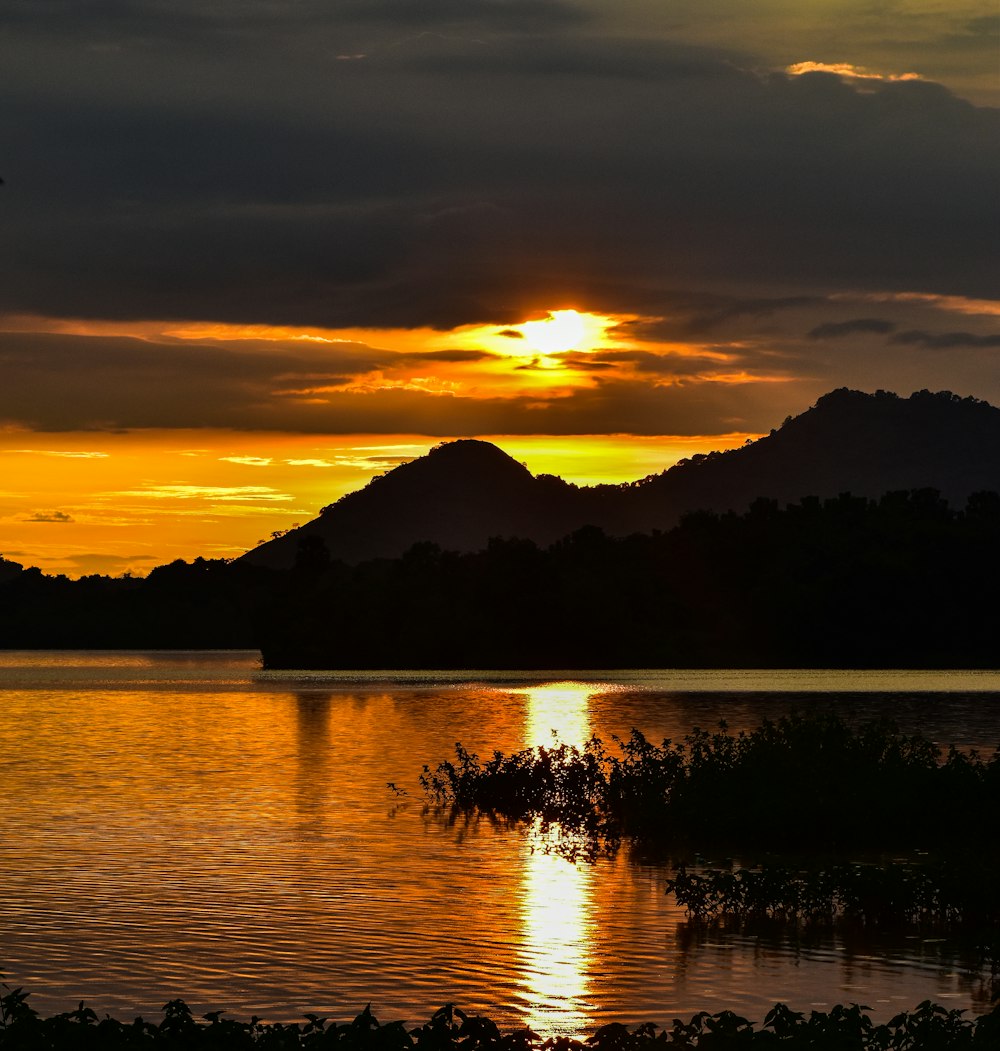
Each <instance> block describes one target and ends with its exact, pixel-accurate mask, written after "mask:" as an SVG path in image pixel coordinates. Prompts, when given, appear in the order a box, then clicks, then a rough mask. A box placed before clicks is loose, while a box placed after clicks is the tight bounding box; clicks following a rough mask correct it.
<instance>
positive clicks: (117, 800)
mask: <svg viewBox="0 0 1000 1051" xmlns="http://www.w3.org/2000/svg"><path fill="white" fill-rule="evenodd" d="M0 691H2V705H3V730H2V752H0V802H2V804H3V813H4V836H3V838H2V840H0V887H2V890H0V931H2V938H0V971H2V972H4V973H6V974H7V976H8V982H13V983H14V984H20V985H24V986H26V987H27V988H28V989H30V990H32V1002H33V1003H34V1004H35V1005H36V1007H38V1008H39V1009H41V1010H43V1011H46V1012H49V1011H54V1010H63V1009H66V1008H69V1007H74V1006H75V1005H76V1003H77V1001H79V999H80V998H84V999H86V1000H87V1002H88V1003H89V1004H91V1006H94V1007H95V1008H96V1009H98V1010H99V1011H104V1010H108V1011H111V1012H112V1013H114V1014H116V1015H119V1016H125V1017H131V1016H132V1015H134V1014H136V1013H142V1014H145V1015H147V1016H149V1015H153V1016H155V1015H156V1014H157V1013H158V1010H159V1008H160V1006H161V1005H162V1004H163V1003H164V1002H165V1001H166V1000H168V999H170V998H172V997H174V996H178V995H180V996H183V997H185V998H186V999H188V1001H189V1002H191V1003H192V1005H193V1006H194V1007H195V1008H196V1009H197V1010H199V1011H207V1010H215V1009H222V1010H226V1011H228V1012H232V1013H235V1014H238V1015H240V1016H243V1017H247V1016H249V1015H250V1014H258V1015H261V1016H263V1017H266V1018H269V1019H291V1018H297V1017H301V1016H302V1014H303V1013H304V1012H306V1011H315V1012H317V1013H320V1014H324V1015H329V1016H331V1017H334V1018H337V1019H340V1020H343V1019H345V1018H347V1017H350V1016H352V1015H353V1014H354V1013H355V1012H356V1011H358V1010H360V1009H361V1008H362V1007H363V1006H364V1005H365V1004H366V1003H368V1002H369V1001H371V1002H372V1007H373V1010H375V1012H376V1014H377V1015H378V1016H379V1017H380V1018H381V1019H383V1020H388V1019H391V1018H403V1019H406V1020H408V1021H411V1022H414V1023H416V1022H419V1021H423V1020H424V1019H426V1017H427V1016H428V1015H429V1014H430V1013H431V1012H432V1011H433V1010H434V1009H436V1008H437V1007H439V1006H441V1004H443V1003H444V1002H446V1001H454V1002H456V1003H458V1004H460V1005H461V1006H463V1007H465V1008H466V1009H467V1010H476V1011H484V1012H488V1013H490V1014H491V1015H492V1016H494V1017H496V1018H498V1019H499V1020H501V1021H503V1022H507V1023H510V1024H514V1023H523V1022H528V1023H529V1024H531V1025H533V1026H535V1027H536V1028H538V1029H539V1030H540V1031H542V1032H544V1033H552V1032H570V1033H578V1032H581V1031H583V1030H587V1029H589V1028H591V1027H592V1026H593V1025H596V1024H600V1023H603V1022H605V1021H611V1020H619V1021H625V1022H630V1023H632V1022H638V1021H644V1020H653V1021H657V1022H659V1023H661V1024H664V1023H669V1022H670V1020H671V1019H672V1018H673V1017H674V1016H676V1015H688V1014H691V1013H693V1012H694V1011H696V1010H702V1009H708V1010H719V1009H722V1008H724V1007H725V1008H735V1009H737V1010H740V1011H742V1012H743V1013H745V1014H747V1015H749V1016H750V1017H752V1018H756V1019H757V1020H760V1019H761V1018H762V1017H763V1014H764V1013H765V1012H766V1010H767V1009H768V1008H769V1007H770V1006H771V1005H772V1004H773V1003H774V1002H775V1001H777V1000H783V1001H786V1002H791V1003H792V1004H793V1005H795V1006H796V1007H797V1008H799V1009H803V1008H806V1009H807V1008H809V1007H810V1006H818V1007H824V1006H827V1007H828V1006H830V1005H832V1004H834V1003H837V1002H846V1001H852V1000H853V1001H863V1002H865V1003H868V1004H870V1005H871V1006H872V1007H873V1008H874V1009H875V1011H876V1013H877V1014H880V1015H882V1016H887V1015H888V1014H890V1013H894V1012H895V1011H896V1010H899V1009H901V1008H910V1007H913V1006H914V1005H915V1004H916V1003H917V1002H919V1001H920V1000H922V999H925V998H927V997H931V998H933V999H935V1000H938V1001H940V1002H945V1003H948V1004H949V1005H951V1006H960V1007H967V1006H976V1007H978V1008H982V1007H983V1006H984V1003H983V1001H982V999H981V989H980V986H979V981H978V979H977V978H976V976H975V975H973V974H971V973H970V972H969V971H968V970H967V969H966V968H965V967H964V965H963V961H962V960H961V959H959V958H958V957H957V956H955V955H953V954H952V953H951V951H950V949H949V947H948V946H947V945H942V944H941V943H940V942H938V941H936V940H934V939H920V938H919V937H910V938H896V939H895V940H894V939H892V938H889V937H869V938H865V939H859V938H858V937H857V936H853V937H852V938H849V939H845V938H843V937H841V936H840V935H837V934H835V933H827V934H823V935H821V936H815V937H814V936H809V937H805V938H803V937H797V936H795V935H794V933H793V932H791V933H790V932H786V933H785V934H783V935H775V936H770V935H769V936H764V937H762V936H751V935H750V934H746V933H743V934H741V933H738V932H733V931H732V930H727V929H725V928H724V927H720V928H708V929H705V928H699V927H696V926H693V925H691V924H689V923H687V921H686V919H685V917H684V915H683V913H682V912H681V911H680V910H678V909H677V908H676V907H675V906H674V905H673V904H672V903H671V901H670V900H669V899H668V898H667V897H666V895H665V894H664V890H663V885H664V881H665V879H666V877H667V872H666V870H665V869H663V868H661V867H657V866H650V865H642V864H638V863H636V862H634V861H632V860H630V859H629V858H628V857H626V856H624V855H622V856H620V857H618V858H616V859H615V860H613V861H602V862H599V863H598V864H596V865H594V866H586V865H582V864H581V865H576V866H574V865H572V864H570V863H569V862H566V861H564V860H563V859H561V858H559V857H555V856H552V855H549V854H545V853H543V852H541V851H540V850H538V849H536V846H537V845H536V844H535V843H534V842H533V840H532V839H531V837H530V836H527V835H525V834H524V833H523V831H521V830H508V829H501V828H495V827H492V826H491V825H490V824H489V823H488V822H485V821H481V822H474V823H470V824H468V825H464V824H463V825H462V826H461V827H456V826H449V825H448V824H447V823H445V822H442V821H441V820H439V819H437V818H436V817H435V816H434V815H432V814H428V813H427V812H426V811H425V807H424V805H423V800H422V797H421V795H420V791H419V788H418V786H417V783H416V779H417V775H418V774H419V772H420V770H421V768H422V766H423V764H424V763H429V764H431V765H434V764H436V763H437V762H438V761H439V760H441V759H443V758H447V757H449V755H450V753H451V749H452V746H453V743H454V742H455V741H461V742H462V743H463V744H464V745H466V746H467V747H469V748H470V749H472V750H474V751H480V752H487V753H488V752H491V751H492V750H493V749H494V748H498V749H502V750H510V749H514V748H519V747H522V746H524V745H526V744H533V743H538V742H545V741H549V740H551V734H552V731H553V730H555V731H557V732H558V733H559V735H560V737H561V739H563V740H566V741H569V742H572V743H575V742H580V741H583V740H585V739H586V738H588V737H589V736H590V735H591V734H594V733H596V734H598V735H599V736H601V737H603V738H605V739H610V737H611V735H612V734H618V735H626V734H627V733H628V732H629V730H630V729H631V728H632V727H633V726H634V727H638V728H640V729H642V730H643V731H644V732H645V733H647V735H648V736H650V737H651V738H654V739H659V738H662V737H671V738H674V739H676V738H678V737H681V736H683V734H684V733H685V732H687V731H688V730H690V729H691V727H692V726H695V725H700V726H703V727H713V726H715V725H716V724H717V723H718V721H719V720H720V719H725V720H726V721H727V723H728V724H729V726H730V727H731V728H732V729H740V728H751V727H753V726H755V725H757V724H758V723H759V721H760V719H761V718H763V717H765V716H766V717H776V716H778V715H780V714H782V713H784V712H787V711H790V710H792V709H795V708H797V709H815V708H817V707H822V708H832V709H835V710H837V711H839V712H841V713H843V714H844V715H845V716H847V717H848V718H851V719H859V718H864V717H869V716H873V715H880V714H890V715H892V716H893V717H894V718H896V720H897V721H898V722H899V723H900V724H901V725H902V727H903V728H904V729H906V730H918V729H919V730H921V731H922V732H924V733H926V734H928V735H929V736H931V737H933V738H934V739H935V740H937V741H939V742H940V743H941V744H943V745H947V744H949V743H952V742H954V743H956V744H958V745H959V746H961V747H964V748H979V749H981V750H983V751H987V752H992V749H993V747H994V746H995V745H996V744H997V743H1000V674H997V673H992V672H961V673H950V672H940V673H936V672H832V673H826V672H741V671H724V672H692V671H685V672H676V673H673V672H670V673H665V672H660V671H653V672H626V673H621V674H619V675H608V674H607V673H601V674H599V675H598V674H597V673H595V674H594V675H593V676H585V677H583V678H580V677H576V678H573V677H571V676H569V675H554V676H553V675H546V676H540V675H538V674H537V673H524V674H520V675H518V674H515V675H511V673H509V672H505V673H503V674H502V675H501V674H499V673H498V674H496V675H494V674H491V673H489V672H483V673H479V672H476V673H463V674H461V675H455V674H454V673H433V672H430V673H427V672H421V673H392V674H386V673H381V674H367V675H366V674H349V673H335V674H331V673H288V672H281V673H271V672H261V671H260V670H259V661H258V659H257V655H256V654H255V653H249V652H240V653H233V652H223V653H159V652H158V653H137V652H127V653H124V652H123V653H112V652H107V653H94V652H90V653H71V652H60V653H16V652H6V653H0ZM389 782H394V783H395V784H396V785H398V786H400V787H401V788H402V789H403V790H404V792H405V794H403V795H396V794H395V793H393V792H392V791H391V790H390V789H389V788H388V787H387V783H389ZM977 997H980V998H979V999H977Z"/></svg>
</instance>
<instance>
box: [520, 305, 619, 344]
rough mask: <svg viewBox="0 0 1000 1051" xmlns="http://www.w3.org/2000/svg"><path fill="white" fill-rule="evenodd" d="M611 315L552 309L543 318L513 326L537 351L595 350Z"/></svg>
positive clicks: (526, 342)
mask: <svg viewBox="0 0 1000 1051" xmlns="http://www.w3.org/2000/svg"><path fill="white" fill-rule="evenodd" d="M608 324H609V319H608V318H605V317H601V316H600V315H598V314H581V313H580V312H579V311H577V310H551V311H549V313H548V315H547V316H546V317H544V318H542V319H541V320H539V321H525V322H524V323H523V324H521V325H513V326H512V328H513V329H514V330H515V331H517V332H520V333H521V336H522V337H523V339H524V342H525V344H526V345H527V346H528V347H529V348H530V349H531V350H532V351H534V352H535V353H536V354H565V353H567V352H568V351H571V350H581V351H587V350H593V349H594V348H595V347H596V346H597V345H599V344H600V343H601V342H602V340H603V338H604V332H605V329H606V328H607V327H608Z"/></svg>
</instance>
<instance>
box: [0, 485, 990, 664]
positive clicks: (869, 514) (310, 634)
mask: <svg viewBox="0 0 1000 1051" xmlns="http://www.w3.org/2000/svg"><path fill="white" fill-rule="evenodd" d="M997 594H1000V496H998V495H997V494H996V493H977V494H974V495H973V496H972V497H971V498H970V499H969V501H968V503H967V506H966V507H965V508H964V509H962V510H957V509H953V508H950V507H949V506H948V504H947V503H946V502H945V501H944V500H943V499H942V498H941V496H940V494H939V493H937V492H936V491H934V490H913V491H906V492H894V493H888V494H886V495H885V496H883V497H882V498H881V499H880V500H870V499H865V498H863V497H852V496H850V495H846V494H845V495H843V496H841V497H838V498H835V499H829V500H825V501H820V500H818V499H815V498H807V499H803V500H801V501H799V502H798V503H794V504H791V505H788V506H787V507H784V508H782V507H780V506H779V505H778V503H777V502H776V501H772V500H757V501H756V502H755V503H754V504H753V505H752V507H751V508H750V510H749V511H747V512H746V513H745V514H735V513H727V514H716V513H709V512H698V513H694V514H689V515H687V516H686V517H685V518H683V519H682V521H681V522H680V524H679V525H677V526H676V527H675V528H673V529H671V530H669V531H668V532H653V533H642V534H635V535H632V536H628V537H612V536H608V535H606V534H605V533H603V532H601V531H600V530H599V529H596V528H592V527H587V528H584V529H581V530H578V531H577V532H575V533H572V534H571V535H569V536H567V537H566V538H564V539H563V540H560V541H558V542H557V543H554V544H552V545H550V546H548V547H539V546H538V545H536V544H535V543H533V542H532V541H530V540H519V539H495V540H492V541H490V542H489V544H488V545H487V547H486V548H485V549H484V550H482V551H478V552H474V553H466V554H458V553H455V552H448V551H444V550H442V549H441V548H439V547H437V546H436V545H434V544H430V543H421V544H417V545H415V546H414V547H412V548H411V549H410V550H409V551H408V552H407V553H406V554H404V555H403V556H402V557H400V558H393V559H376V560H372V561H367V562H362V563H359V564H355V565H348V564H346V563H344V562H339V561H336V560H333V559H331V557H330V553H329V552H328V551H327V549H326V547H325V546H324V542H323V541H322V539H321V538H319V537H316V536H306V537H303V538H302V539H301V543H300V545H299V548H298V556H297V561H296V564H295V566H294V568H292V569H284V570H278V569H268V568H266V567H262V566H258V565H253V564H251V563H249V562H247V561H235V562H225V561H222V560H216V561H206V560H204V559H197V560H196V561H195V562H194V563H191V564H188V563H184V562H175V563H172V564H171V565H168V566H161V567H159V568H157V569H155V570H153V571H152V572H151V573H150V574H149V576H148V577H146V578H145V579H128V578H124V579H111V578H107V577H86V578H83V579H81V580H79V581H71V580H67V579H66V578H64V577H47V576H44V575H43V574H41V573H40V572H38V571H37V570H22V569H21V567H19V566H17V565H16V564H15V563H11V562H3V561H0V646H4V647H8V648H19V647H29V648H31V647H42V648H49V647H71V648H72V647H138V648H188V647H206V648H221V647H247V648H259V649H261V651H262V652H263V655H264V663H265V666H267V667H273V668H296V667H301V668H498V669H499V668H593V669H598V668H627V667H650V668H656V667H926V668H934V667H937V668H948V667H984V668H992V667H996V666H997V662H998V652H997V646H996V640H997V638H1000V603H998V602H996V600H995V597H996V595H997Z"/></svg>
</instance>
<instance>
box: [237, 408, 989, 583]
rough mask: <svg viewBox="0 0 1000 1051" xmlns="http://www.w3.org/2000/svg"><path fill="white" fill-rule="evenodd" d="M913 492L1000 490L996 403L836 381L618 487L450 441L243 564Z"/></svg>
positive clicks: (460, 545) (477, 542)
mask: <svg viewBox="0 0 1000 1051" xmlns="http://www.w3.org/2000/svg"><path fill="white" fill-rule="evenodd" d="M921 488H933V489H937V490H938V491H939V492H940V493H941V494H942V495H943V496H944V497H945V498H946V499H947V500H949V501H950V502H952V503H957V504H961V503H963V502H964V501H965V500H966V499H967V498H968V496H969V495H970V494H971V493H973V492H976V491H981V490H991V489H992V490H1000V409H997V408H995V407H994V406H992V405H990V404H989V403H988V402H985V401H981V400H979V399H976V398H963V397H960V396H959V395H956V394H953V393H951V392H950V391H940V392H936V393H932V392H930V391H927V390H923V391H917V392H915V393H914V394H912V395H911V396H910V397H908V398H902V397H900V396H899V395H897V394H893V393H891V392H888V391H882V390H880V391H876V392H875V393H873V394H866V393H864V392H862V391H856V390H850V389H848V388H846V387H842V388H838V389H837V390H834V391H831V392H829V393H828V394H825V395H823V396H822V397H820V398H819V399H818V400H817V402H816V404H815V405H813V406H812V407H811V408H809V409H807V410H806V411H805V412H803V413H801V414H799V415H798V416H789V417H787V418H786V420H785V421H784V423H782V424H781V426H780V427H779V428H775V429H774V430H772V431H771V432H770V434H768V435H765V436H764V437H762V438H759V439H757V440H756V441H754V442H749V443H747V444H746V445H744V446H741V447H740V448H737V449H732V450H728V451H726V452H713V453H708V454H704V455H701V454H699V455H696V456H693V457H691V458H690V459H687V460H681V461H680V462H679V463H677V464H675V465H673V466H672V467H669V468H667V469H665V470H664V471H661V472H659V473H657V474H652V475H648V476H647V477H645V478H642V479H638V480H636V481H634V482H630V483H623V484H620V485H607V484H605V485H597V486H577V485H575V484H573V483H570V482H566V481H564V480H563V479H561V478H558V477H556V476H554V475H547V474H539V475H532V474H531V472H530V471H529V470H528V469H527V467H525V466H524V465H523V464H521V463H519V462H518V461H516V460H514V459H513V458H512V457H510V456H508V455H507V454H506V453H505V452H503V451H502V450H501V449H499V448H498V447H497V446H495V445H493V444H492V443H489V442H485V441H482V440H479V439H459V440H457V441H454V442H445V443H442V444H441V445H438V446H436V447H435V448H434V449H432V450H431V451H430V452H429V453H427V454H426V455H425V456H422V457H419V458H417V459H416V460H412V461H409V462H408V463H405V464H401V465H400V466H398V467H396V468H394V469H393V470H391V471H389V472H387V473H386V474H385V475H382V476H380V477H378V478H375V479H372V480H371V481H370V482H369V483H368V484H367V485H366V486H364V487H363V488H362V489H358V490H355V491H354V492H351V493H348V494H346V495H345V496H343V497H341V498H340V499H339V500H337V501H335V502H334V503H332V504H330V505H328V506H327V507H325V508H323V510H322V511H321V513H320V515H319V516H318V517H317V518H315V519H313V520H311V521H310V522H307V523H305V524H304V525H303V526H300V527H298V528H296V529H293V530H290V531H288V532H287V533H286V534H284V535H283V536H280V537H277V538H275V539H273V540H270V541H268V542H266V543H264V544H262V545H260V546H258V547H257V548H255V549H253V550H251V551H248V552H247V553H246V554H244V555H243V556H241V560H245V561H246V562H249V563H251V564H255V565H261V566H269V567H271V568H287V567H290V566H291V565H293V564H294V563H295V560H296V557H297V553H298V550H299V548H300V546H301V544H302V543H303V542H305V541H306V540H307V538H312V537H315V538H317V540H319V541H322V543H323V544H324V545H325V546H326V548H327V550H328V552H329V554H330V555H331V556H332V557H333V558H335V559H339V560H342V561H345V562H349V563H352V562H360V561H364V560H367V559H370V558H379V557H387V558H391V557H397V556H399V555H401V554H402V553H403V552H404V551H405V550H406V549H407V548H409V547H411V546H412V545H413V544H414V543H417V542H421V541H428V542H432V543H435V544H438V545H439V546H440V547H442V548H444V549H446V550H455V551H474V550H478V549H481V548H482V547H484V546H485V545H486V543H487V542H488V541H489V539H490V538H491V537H494V536H498V537H521V538H524V539H530V540H533V541H535V542H536V543H539V544H548V543H551V542H553V541H555V540H557V539H559V538H560V537H562V536H565V535H567V534H568V533H571V532H573V531H574V530H575V529H579V528H581V527H583V526H586V525H593V526H598V527H599V528H601V529H603V530H605V531H606V532H608V533H609V534H611V535H616V536H623V535H628V534H630V533H634V532H650V531H652V530H665V529H669V528H671V527H672V526H674V525H676V523H677V522H678V521H679V520H680V518H681V516H682V515H684V514H686V513H689V512H692V511H700V510H706V511H717V512H725V511H737V512H739V511H743V510H745V509H746V508H747V507H748V506H749V505H750V504H751V503H752V502H753V501H754V500H755V499H758V498H761V497H763V498H765V499H770V500H777V501H779V502H781V503H784V502H790V501H795V500H799V499H801V498H803V497H806V496H816V497H820V498H827V497H831V496H836V495H838V494H840V493H842V492H850V493H852V494H854V495H855V496H868V497H872V498H875V497H878V496H881V495H882V494H883V493H885V492H887V491H894V490H912V489H921ZM311 543H314V544H315V543H316V541H315V540H313V541H311Z"/></svg>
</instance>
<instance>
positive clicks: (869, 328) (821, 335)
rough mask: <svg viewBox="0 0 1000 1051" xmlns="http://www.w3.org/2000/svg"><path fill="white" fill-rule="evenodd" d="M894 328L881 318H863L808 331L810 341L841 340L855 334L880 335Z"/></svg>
mask: <svg viewBox="0 0 1000 1051" xmlns="http://www.w3.org/2000/svg"><path fill="white" fill-rule="evenodd" d="M895 327H896V326H895V325H894V324H893V323H892V322H891V321H885V320H883V319H882V318H873V317H863V318H853V319H852V320H850V321H828V322H826V323H825V324H822V325H817V326H816V327H815V328H813V329H810V330H809V333H808V335H809V338H810V339H841V338H842V337H843V336H852V335H854V334H855V333H856V332H874V333H878V334H881V335H885V334H886V333H889V332H892V330H893V329H894V328H895Z"/></svg>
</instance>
